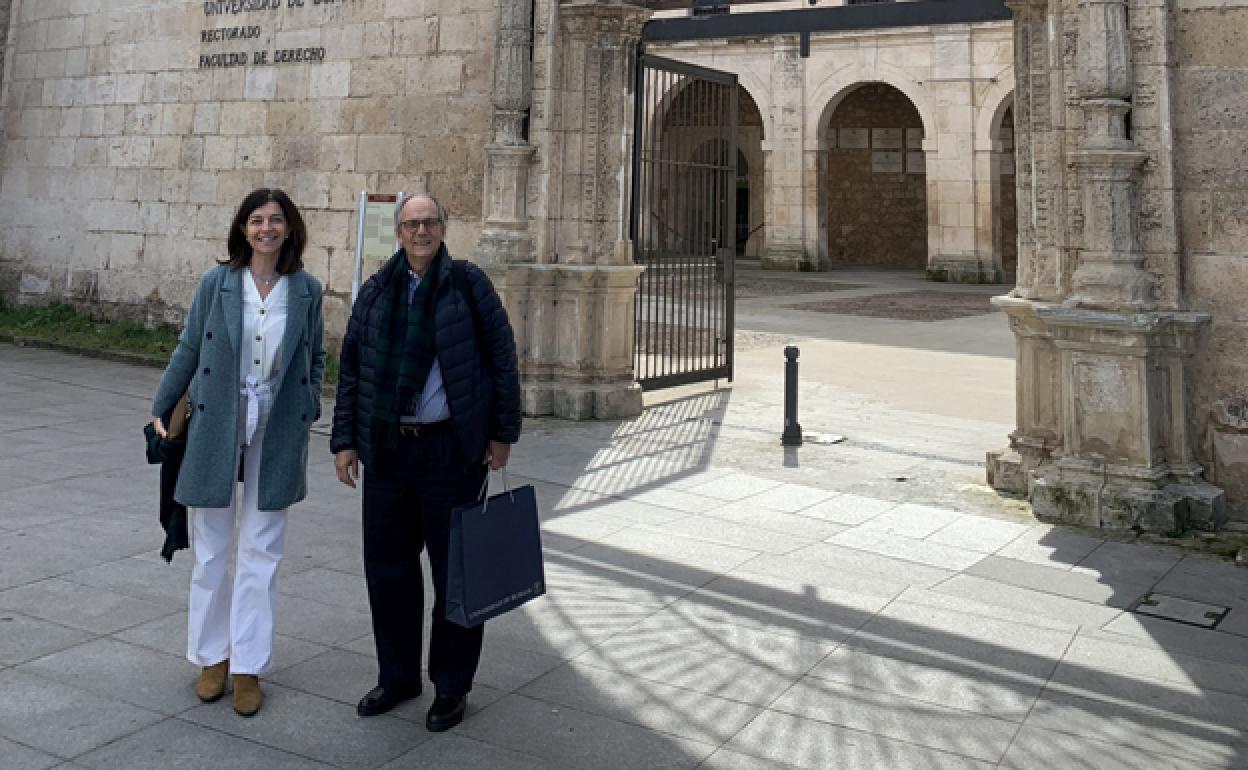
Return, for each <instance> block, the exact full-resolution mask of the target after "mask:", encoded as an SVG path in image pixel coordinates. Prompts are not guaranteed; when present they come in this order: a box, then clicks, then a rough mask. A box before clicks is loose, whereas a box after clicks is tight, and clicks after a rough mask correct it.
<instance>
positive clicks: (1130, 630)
mask: <svg viewBox="0 0 1248 770" xmlns="http://www.w3.org/2000/svg"><path fill="white" fill-rule="evenodd" d="M1101 631H1102V632H1103V633H1102V634H1099V635H1098V636H1100V637H1102V638H1110V639H1115V640H1119V641H1129V642H1133V643H1140V644H1144V645H1149V646H1155V647H1157V648H1158V649H1163V650H1181V651H1182V652H1183V653H1184V654H1187V655H1192V656H1195V657H1198V658H1205V659H1208V660H1214V661H1222V662H1225V663H1236V664H1239V665H1244V664H1248V645H1245V644H1244V643H1243V639H1242V637H1239V636H1236V635H1234V634H1228V633H1225V632H1223V631H1210V630H1209V629H1206V628H1197V627H1195V626H1188V625H1184V624H1183V623H1175V622H1173V621H1169V620H1162V619H1161V618H1151V617H1149V616H1147V615H1137V614H1135V613H1131V612H1126V613H1122V614H1121V615H1119V616H1118V617H1116V618H1114V619H1113V620H1112V621H1110V622H1109V623H1106V624H1105V625H1104V626H1103V627H1102V628H1101Z"/></svg>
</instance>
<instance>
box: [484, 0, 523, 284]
mask: <svg viewBox="0 0 1248 770" xmlns="http://www.w3.org/2000/svg"><path fill="white" fill-rule="evenodd" d="M499 3H500V4H499V15H498V32H497V37H496V43H495V51H494V54H495V55H494V121H493V122H494V136H493V139H492V141H491V142H490V144H489V145H487V146H486V148H485V152H486V170H485V196H484V201H485V206H484V210H485V220H484V222H483V223H482V228H481V238H480V240H479V241H478V244H477V255H478V260H479V261H481V262H483V263H487V264H488V263H493V262H531V261H532V260H533V238H532V236H531V235H530V234H529V217H528V211H527V205H526V204H527V190H528V183H529V166H530V165H531V164H532V162H533V148H532V147H531V146H530V145H529V140H528V137H527V135H526V134H527V132H526V130H525V124H526V121H527V120H528V116H529V106H530V104H531V102H532V92H533V68H532V64H531V59H532V56H531V54H532V48H533V6H532V4H531V2H530V0H499Z"/></svg>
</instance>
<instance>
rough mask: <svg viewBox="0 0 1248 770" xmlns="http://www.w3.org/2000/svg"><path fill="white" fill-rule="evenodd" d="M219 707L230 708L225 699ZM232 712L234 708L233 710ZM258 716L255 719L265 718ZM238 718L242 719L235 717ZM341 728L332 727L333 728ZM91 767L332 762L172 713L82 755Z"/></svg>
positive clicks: (232, 767) (281, 768) (263, 769)
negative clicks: (177, 716)
mask: <svg viewBox="0 0 1248 770" xmlns="http://www.w3.org/2000/svg"><path fill="white" fill-rule="evenodd" d="M214 705H216V706H218V707H219V708H218V709H217V710H218V711H222V712H224V711H229V709H228V707H226V706H222V704H214ZM230 714H231V716H233V712H232V711H230ZM263 719H264V717H263V716H262V717H259V719H255V720H252V721H260V720H263ZM235 721H241V720H238V719H235ZM338 732H340V728H335V729H334V730H333V733H334V734H337V733H338ZM77 761H78V762H79V763H81V764H82V765H83V766H84V767H87V768H90V769H91V770H170V768H171V767H176V768H177V770H222V768H225V767H228V768H229V770H331V768H332V766H330V765H326V764H324V763H322V762H318V761H316V760H314V759H312V758H311V757H302V756H296V755H292V754H288V753H286V752H283V751H277V750H275V749H271V748H269V747H267V746H262V745H260V744H258V743H255V742H254V741H250V740H243V739H241V738H236V737H234V736H232V735H227V734H225V733H223V732H221V731H220V730H217V729H216V728H209V727H206V726H203V725H197V724H191V723H189V722H184V721H182V720H180V719H169V720H165V721H163V722H161V723H160V724H157V725H154V726H152V727H148V728H147V729H145V730H142V731H139V732H136V733H134V734H133V735H129V736H126V737H124V738H122V739H120V740H117V741H114V742H112V743H110V744H108V745H107V746H104V747H103V748H100V749H98V750H96V751H93V752H91V753H90V754H87V755H86V756H82V757H78V758H77Z"/></svg>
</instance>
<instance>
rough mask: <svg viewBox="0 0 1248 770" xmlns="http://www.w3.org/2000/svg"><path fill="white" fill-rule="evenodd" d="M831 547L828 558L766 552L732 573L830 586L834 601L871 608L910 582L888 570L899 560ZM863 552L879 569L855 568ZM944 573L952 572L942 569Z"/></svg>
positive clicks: (814, 589) (821, 588) (818, 589)
mask: <svg viewBox="0 0 1248 770" xmlns="http://www.w3.org/2000/svg"><path fill="white" fill-rule="evenodd" d="M828 548H830V549H832V550H831V551H828V550H826V549H820V551H821V552H822V553H829V554H830V556H832V558H829V559H825V560H819V559H817V558H814V559H811V558H806V559H799V558H796V557H793V556H778V555H776V554H762V555H761V556H757V557H755V558H753V559H750V560H749V561H748V562H746V563H745V564H742V565H741V566H740V567H739V568H738V569H736V570H733V572H732V574H731V575H730V576H729V577H738V578H741V579H742V580H747V581H749V580H757V579H758V577H760V576H761V577H765V578H772V579H776V580H785V581H788V582H789V584H800V585H803V586H810V588H808V589H807V588H803V589H802V590H803V592H806V593H814V594H825V589H826V593H827V594H828V595H827V596H826V597H825V598H827V599H828V600H829V601H830V602H832V603H834V604H844V605H845V606H849V607H854V608H871V611H874V609H877V608H878V607H881V606H883V605H884V604H886V603H887V602H888V600H890V599H892V598H893V597H894V596H897V595H898V594H900V593H901V592H902V591H904V590H906V588H908V587H909V586H910V584H909V583H907V582H905V580H904V579H902V576H897V577H889V576H887V575H886V574H884V573H885V570H886V569H887V568H888V567H891V566H893V565H894V564H895V563H896V562H894V561H893V560H886V561H885V562H880V561H879V560H878V559H879V557H876V556H872V555H870V554H861V552H858V551H853V550H851V549H847V548H839V547H837V546H828ZM860 554H861V555H862V556H865V557H867V558H865V559H864V561H865V562H866V563H867V564H868V565H869V566H871V567H876V568H877V570H876V571H870V572H866V571H859V570H856V569H854V566H853V559H854V557H856V556H858V555H860ZM838 559H839V561H838ZM916 566H919V565H916ZM940 574H942V575H944V574H948V573H944V572H941V573H940ZM837 591H844V592H846V594H847V596H848V598H849V599H850V600H849V601H841V600H840V599H839V598H837V597H836V596H835V592H837ZM864 601H865V604H864Z"/></svg>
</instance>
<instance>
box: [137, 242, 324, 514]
mask: <svg viewBox="0 0 1248 770" xmlns="http://www.w3.org/2000/svg"><path fill="white" fill-rule="evenodd" d="M245 277H246V271H244V270H230V269H228V268H227V267H226V266H225V265H218V266H216V267H214V268H212V269H211V270H209V271H208V272H206V273H204V276H203V278H202V279H200V282H199V288H198V289H197V290H196V292H195V299H194V301H192V303H191V310H190V313H189V314H188V315H187V318H186V328H185V329H183V330H182V335H181V337H179V339H178V347H177V349H175V350H174V351H173V356H172V357H171V358H170V359H169V366H168V367H167V368H166V369H165V374H164V377H162V378H161V380H160V386H159V387H157V389H156V396H155V397H154V398H153V399H152V414H153V415H156V416H159V417H161V418H162V419H165V421H166V422H168V416H169V414H170V413H171V412H172V411H173V407H174V405H175V404H176V403H177V401H178V399H179V398H180V397H181V396H182V393H183V391H186V390H187V388H188V387H189V388H190V400H191V425H190V431H189V433H188V435H187V439H186V454H185V456H184V457H183V459H182V470H181V472H180V473H179V474H178V484H177V488H176V489H175V490H174V495H173V496H174V499H176V500H177V501H178V502H179V503H182V504H183V505H186V506H190V507H195V508H224V507H226V506H228V505H229V504H230V496H231V493H232V492H233V490H234V484H235V483H237V478H238V459H237V452H238V445H239V436H238V412H239V403H238V402H239V394H238V391H239V379H240V378H239V337H240V336H241V335H242V328H243V279H244V278H245ZM287 280H288V281H289V285H288V286H287V301H288V303H289V306H288V308H287V314H286V331H285V333H284V334H283V335H282V345H281V349H280V357H279V358H278V360H277V363H276V364H275V366H276V368H277V383H276V384H275V387H274V394H273V410H272V412H271V413H270V414H269V422H268V426H267V427H266V428H265V434H264V446H263V456H262V457H261V458H260V499H259V505H260V509H261V510H265V511H274V510H281V509H283V508H288V507H290V506H291V505H293V504H295V503H297V502H299V501H300V500H302V499H303V498H304V497H305V496H306V495H307V488H308V480H307V465H308V430H309V429H310V428H311V427H312V423H313V422H315V421H316V419H317V418H318V417H319V416H320V407H321V378H322V377H323V376H324V373H325V348H324V340H323V336H324V321H323V319H322V316H321V284H320V282H319V281H317V280H316V279H315V278H313V277H312V276H311V275H309V274H308V273H306V272H304V271H303V270H299V271H297V272H295V273H292V274H291V275H289V276H288V277H287Z"/></svg>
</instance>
